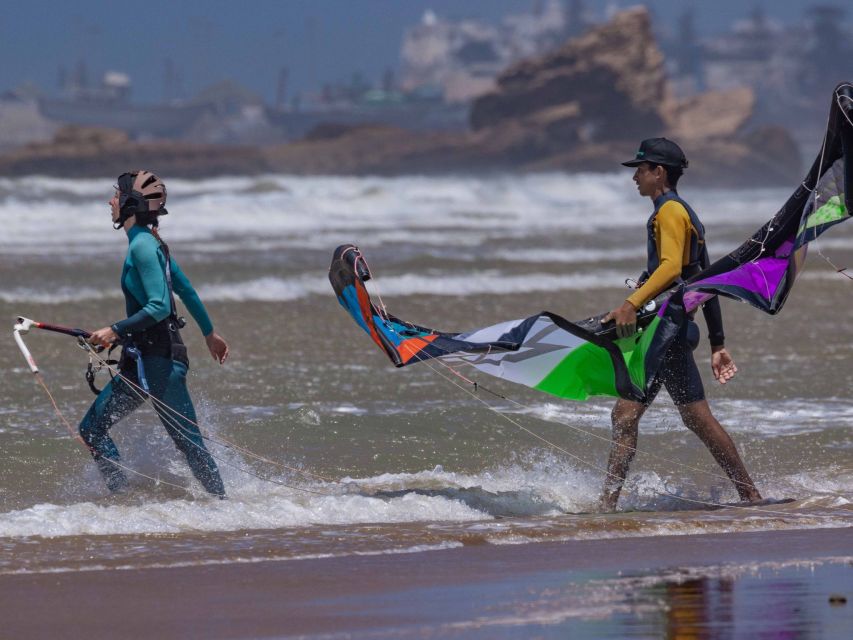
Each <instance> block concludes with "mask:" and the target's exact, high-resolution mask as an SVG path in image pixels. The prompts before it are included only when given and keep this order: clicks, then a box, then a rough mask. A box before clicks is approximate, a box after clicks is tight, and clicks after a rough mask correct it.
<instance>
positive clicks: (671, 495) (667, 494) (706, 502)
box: [364, 261, 835, 518]
mask: <svg viewBox="0 0 853 640" xmlns="http://www.w3.org/2000/svg"><path fill="white" fill-rule="evenodd" d="M364 262H365V265H367V262H366V261H364ZM371 282H372V284H373V287H374V288H375V289H377V292H376V294H377V297H379V291H378V289H379V286H378V284H377V283H376V280H375V279H372V280H371ZM383 312H384V315H385V317H387V312H386V311H385V310H384V305H383ZM401 322H403V323H404V324H408V325H409V326H410V327H412V328H413V329H415V327H414V325H412V324H411V323H406V322H405V321H401ZM387 328H388V330H389V331H392V332H395V333H396V331H394V329H393V327H392V326H390V325H387ZM412 355H413V357H415V358H416V359H417V360H418V362H421V363H423V364H425V365H426V366H427V367H428V368H429V369H430V371H432V372H433V373H435V374H436V375H437V376H439V377H440V378H442V379H444V380H446V381H447V382H449V383H451V384H452V385H454V386H455V387H457V388H459V389H461V390H462V391H464V392H465V393H467V394H468V395H470V396H471V397H472V398H474V399H475V400H477V401H478V402H480V403H481V404H483V405H484V406H485V407H486V408H487V409H489V410H490V411H492V412H494V413H496V414H497V415H499V416H500V417H501V418H503V419H504V420H506V421H507V422H509V423H510V424H512V425H513V426H515V427H516V428H518V429H520V430H521V431H523V432H525V433H527V434H528V435H530V436H531V437H533V438H535V439H537V440H539V441H540V442H543V443H545V444H547V445H548V446H549V447H551V448H553V449H554V450H556V451H559V452H561V453H563V454H565V455H567V456H569V457H570V458H572V459H574V460H577V461H578V462H580V463H581V464H583V465H584V466H587V467H589V468H591V469H594V470H595V471H598V472H600V473H603V474H604V475H605V477H607V478H609V479H614V480H618V481H619V483H620V484H623V490H625V491H628V492H630V491H631V489H630V488H628V487H624V480H625V479H624V478H620V477H619V476H617V475H615V474H613V473H611V472H610V471H609V470H607V469H603V468H601V467H599V466H597V465H595V464H594V463H592V462H588V461H586V460H584V459H583V458H581V457H580V456H577V455H575V454H573V453H571V452H570V451H568V450H566V449H565V448H563V447H561V446H559V445H557V444H555V443H553V442H551V441H550V440H548V439H547V438H545V437H543V436H541V435H539V434H538V433H536V432H535V431H533V430H531V429H529V428H527V427H525V426H524V425H522V424H520V423H519V422H518V421H517V420H513V419H512V418H511V417H510V416H508V415H507V414H505V413H504V412H502V411H501V410H500V409H497V408H495V407H494V406H492V405H491V404H489V403H488V402H486V401H485V400H484V399H483V398H481V397H480V396H478V395H477V394H476V393H475V392H474V391H471V390H470V389H468V388H467V387H464V386H462V385H460V384H459V383H457V382H455V381H454V380H453V379H452V378H450V377H448V376H446V375H444V374H442V373H441V371H439V370H438V369H436V368H435V367H433V366H432V365H431V363H430V362H429V360H431V358H424V357H423V356H421V354H420V353H413V354H412ZM436 360H437V361H438V363H439V364H440V365H442V366H443V367H445V368H446V369H448V370H449V371H450V372H451V373H452V374H453V375H455V376H457V377H459V378H461V379H462V380H464V381H465V382H467V383H468V384H470V385H472V386H473V387H474V389H475V391H476V390H478V389H483V390H484V391H487V392H488V393H490V394H491V395H493V396H496V397H498V398H502V399H504V400H507V401H509V402H511V403H513V404H516V405H518V406H521V407H524V408H526V409H528V410H530V409H531V408H530V407H527V406H526V405H524V404H523V403H520V402H517V401H514V400H511V399H510V398H507V397H506V396H504V395H502V394H499V393H497V392H495V391H492V390H490V389H488V388H487V387H484V386H483V385H481V384H478V383H477V382H475V381H472V380H469V379H468V378H466V377H465V376H463V375H462V374H460V373H459V372H458V371H456V369H454V368H453V367H451V366H450V365H448V364H447V363H445V362H441V360H440V359H436ZM558 422H560V424H564V425H565V426H568V427H570V428H571V429H574V430H575V431H577V432H579V433H582V434H585V435H587V436H591V437H594V438H599V439H602V440H606V441H607V442H610V443H612V439H611V438H605V437H604V436H599V435H598V434H594V433H592V432H589V431H586V430H585V429H581V428H580V427H575V426H574V425H570V424H568V423H565V422H562V421H558ZM619 446H620V447H622V448H624V449H628V450H631V451H633V452H634V453H643V454H646V455H649V456H650V457H654V458H657V459H658V460H661V461H664V462H668V463H669V464H674V465H676V466H679V467H682V468H686V469H691V470H693V471H697V472H699V473H704V474H706V475H709V476H713V477H716V478H718V479H722V480H726V481H727V482H732V483H734V484H742V485H744V486H748V487H753V488H754V485H752V484H750V483H748V482H742V481H739V480H735V479H733V478H729V477H728V476H722V475H720V474H717V473H714V472H711V471H705V470H703V469H698V468H696V467H692V466H690V465H686V464H683V463H680V462H678V461H676V460H670V459H668V458H664V457H662V456H658V455H655V454H652V453H650V452H646V451H642V450H640V449H638V448H636V447H631V446H629V445H619ZM651 491H652V492H653V493H655V494H657V495H660V496H663V497H668V498H675V499H677V500H682V501H684V502H688V503H692V504H699V505H704V506H709V507H715V508H725V509H747V510H750V511H752V510H753V509H754V507H750V506H740V505H732V504H724V503H719V502H712V501H709V500H700V499H697V498H687V497H685V496H680V495H678V494H675V493H671V492H668V491H659V490H657V489H651ZM761 513H767V514H774V515H780V516H785V517H789V516H794V517H796V518H814V517H819V518H832V517H835V516H831V515H823V514H811V515H810V514H804V513H803V514H801V513H795V512H787V511H775V510H772V509H765V508H763V507H762V508H761Z"/></svg>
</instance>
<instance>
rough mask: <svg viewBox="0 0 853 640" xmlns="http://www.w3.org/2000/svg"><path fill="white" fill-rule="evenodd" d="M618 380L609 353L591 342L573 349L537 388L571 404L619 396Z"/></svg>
mask: <svg viewBox="0 0 853 640" xmlns="http://www.w3.org/2000/svg"><path fill="white" fill-rule="evenodd" d="M615 378H616V376H615V374H614V371H613V360H612V359H611V358H610V354H609V353H608V352H607V350H606V349H604V348H602V347H599V346H597V345H594V344H592V343H591V342H587V343H586V344H584V345H582V346H580V347H577V348H576V349H573V350H572V352H571V353H570V354H569V355H567V356H566V357H565V358H563V360H562V361H561V362H560V364H558V365H557V366H556V367H554V368H553V369H552V370H551V372H550V373H549V374H548V375H547V376H545V377H544V378H543V379H542V381H541V382H540V383H539V384H537V385H536V386H535V387H534V388H535V389H538V390H539V391H545V392H546V393H550V394H553V395H555V396H559V397H561V398H568V399H569V400H586V399H587V398H589V397H590V396H618V395H619V394H618V393H617V392H616V382H615Z"/></svg>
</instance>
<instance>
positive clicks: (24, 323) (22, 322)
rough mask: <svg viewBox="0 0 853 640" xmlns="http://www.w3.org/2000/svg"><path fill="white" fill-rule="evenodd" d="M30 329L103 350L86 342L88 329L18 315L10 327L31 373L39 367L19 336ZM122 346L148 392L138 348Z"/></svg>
mask: <svg viewBox="0 0 853 640" xmlns="http://www.w3.org/2000/svg"><path fill="white" fill-rule="evenodd" d="M30 329H42V330H44V331H52V332H53V333H61V334H63V335H66V336H71V337H72V338H77V340H78V341H79V342H80V344H81V345H82V346H83V347H85V348H86V349H87V350H94V351H95V352H97V353H100V352H101V351H103V350H104V348H103V347H101V346H98V347H92V346H90V345H88V344H86V340H88V339H89V337H91V335H92V333H91V332H89V331H85V330H84V329H75V328H72V327H63V326H62V325H58V324H49V323H47V322H36V321H35V320H30V319H29V318H24V317H22V316H18V319H17V322H16V323H15V326H14V327H13V329H12V334H13V335H14V337H15V343H16V344H17V345H18V348H19V349H20V350H21V353H22V354H23V355H24V359H25V360H26V361H27V365H28V366H29V368H30V371H32V372H33V373H38V372H39V368H38V365H37V364H36V361H35V358H33V355H32V354H31V353H30V350H29V349H28V348H27V345H26V344H25V343H24V339H23V338H22V337H21V336H22V335H23V334H26V333H29V331H30ZM122 348H123V351H124V353H126V354H127V355H128V356H130V357H131V358H132V359H133V360H134V361H135V362H136V372H137V375H138V376H139V384H140V386H141V387H142V388H143V389H144V390H145V392H146V393H148V391H149V389H148V379H147V378H146V377H145V367H144V366H143V364H142V354H141V353H140V352H139V349H137V348H136V347H135V346H133V345H132V344H122ZM90 368H91V361H90ZM87 380H88V378H87ZM90 386H91V387H92V390H93V391H94V390H95V389H94V386H93V383H92V382H91V381H90Z"/></svg>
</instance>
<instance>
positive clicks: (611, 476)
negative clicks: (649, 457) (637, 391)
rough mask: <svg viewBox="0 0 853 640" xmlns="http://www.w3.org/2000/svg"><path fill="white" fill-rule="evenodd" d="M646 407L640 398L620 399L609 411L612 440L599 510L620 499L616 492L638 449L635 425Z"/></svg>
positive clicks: (637, 425) (614, 507)
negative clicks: (640, 401) (634, 399)
mask: <svg viewBox="0 0 853 640" xmlns="http://www.w3.org/2000/svg"><path fill="white" fill-rule="evenodd" d="M645 411H646V407H645V406H644V405H642V404H640V403H639V402H632V401H631V400H624V399H620V400H617V401H616V406H614V407H613V411H612V413H611V414H610V417H611V421H612V423H613V434H612V439H613V442H612V443H611V445H610V455H609V457H608V458H607V477H606V478H605V479H604V491H603V493H602V495H601V499H600V501H599V506H600V508H601V510H602V511H613V510H614V509H616V503H617V502H618V501H619V493H620V492H621V491H622V484H623V483H624V482H625V476H627V475H628V466H629V465H630V464H631V460H632V459H633V458H634V454H635V453H636V452H637V429H638V427H639V425H640V418H641V417H642V416H643V413H645Z"/></svg>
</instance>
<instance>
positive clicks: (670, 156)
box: [622, 138, 687, 169]
mask: <svg viewBox="0 0 853 640" xmlns="http://www.w3.org/2000/svg"><path fill="white" fill-rule="evenodd" d="M644 162H652V163H654V164H663V165H667V166H670V167H680V168H681V169H686V168H687V157H686V156H685V155H684V152H683V151H682V150H681V147H679V146H678V145H677V144H675V143H674V142H673V141H672V140H667V139H666V138H646V139H645V140H643V141H642V142H641V143H640V148H639V150H638V151H637V155H636V157H635V158H634V159H633V160H628V162H623V163H622V164H623V165H625V166H626V167H638V166H640V165H641V164H643V163H644Z"/></svg>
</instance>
